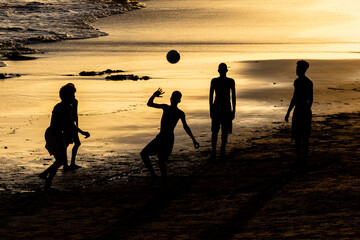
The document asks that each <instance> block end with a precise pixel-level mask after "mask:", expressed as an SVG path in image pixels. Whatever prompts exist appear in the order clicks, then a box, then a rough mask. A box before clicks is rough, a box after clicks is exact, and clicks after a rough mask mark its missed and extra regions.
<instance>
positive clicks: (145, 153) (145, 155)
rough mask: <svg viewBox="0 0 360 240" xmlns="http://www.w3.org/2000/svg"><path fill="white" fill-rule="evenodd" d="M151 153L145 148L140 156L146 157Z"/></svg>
mask: <svg viewBox="0 0 360 240" xmlns="http://www.w3.org/2000/svg"><path fill="white" fill-rule="evenodd" d="M148 155H149V154H148V153H147V151H146V150H145V149H143V150H142V151H141V152H140V156H141V157H142V158H144V157H147V156H148Z"/></svg>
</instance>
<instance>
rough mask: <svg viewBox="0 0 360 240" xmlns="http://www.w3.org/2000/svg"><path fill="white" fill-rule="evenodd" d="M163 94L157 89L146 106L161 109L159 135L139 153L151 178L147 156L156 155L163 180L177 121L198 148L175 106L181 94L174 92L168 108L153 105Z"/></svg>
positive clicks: (153, 175) (153, 173)
mask: <svg viewBox="0 0 360 240" xmlns="http://www.w3.org/2000/svg"><path fill="white" fill-rule="evenodd" d="M163 94H164V92H163V91H162V89H161V88H159V89H158V90H157V91H156V92H155V93H154V94H153V95H152V96H151V97H150V99H149V101H148V103H147V105H148V106H149V107H153V108H161V109H162V110H163V115H162V117H161V127H160V133H159V134H158V135H157V136H156V138H155V139H154V140H152V141H151V142H150V143H149V144H148V145H146V147H145V148H144V149H143V150H142V151H141V153H140V155H141V158H142V160H143V161H144V163H145V166H146V167H147V168H148V169H149V171H150V174H151V176H152V177H156V174H155V171H154V169H153V167H152V165H151V162H150V158H149V156H153V155H156V154H157V155H158V158H159V167H160V171H161V176H162V178H163V179H164V180H165V179H166V177H167V170H166V161H167V160H168V158H169V156H170V154H171V151H172V148H173V145H174V129H175V127H176V124H177V123H178V121H179V119H181V122H182V124H183V127H184V129H185V131H186V133H187V134H188V135H189V136H190V138H191V139H192V140H193V144H194V147H195V148H199V146H200V145H199V143H198V142H197V141H196V140H195V138H194V136H193V135H192V132H191V130H190V128H189V126H188V125H187V123H186V119H185V113H184V112H183V111H181V110H180V109H179V108H178V107H177V105H178V104H179V103H180V101H181V96H182V94H181V93H180V92H179V91H174V92H173V93H172V95H171V98H170V102H171V104H170V106H169V105H167V104H157V103H154V98H155V97H162V96H161V95H163Z"/></svg>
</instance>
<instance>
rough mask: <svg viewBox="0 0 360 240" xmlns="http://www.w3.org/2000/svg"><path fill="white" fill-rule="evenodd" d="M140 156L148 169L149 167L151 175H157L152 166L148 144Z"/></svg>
mask: <svg viewBox="0 0 360 240" xmlns="http://www.w3.org/2000/svg"><path fill="white" fill-rule="evenodd" d="M140 156H141V159H142V160H143V162H144V164H145V167H147V169H149V172H150V175H151V177H156V174H155V171H154V168H153V167H152V164H151V161H150V158H149V151H148V148H147V146H146V147H145V148H144V149H143V150H142V151H141V153H140Z"/></svg>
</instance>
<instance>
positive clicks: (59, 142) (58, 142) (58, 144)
mask: <svg viewBox="0 0 360 240" xmlns="http://www.w3.org/2000/svg"><path fill="white" fill-rule="evenodd" d="M45 141H46V145H45V148H46V149H47V150H48V152H49V154H50V155H56V154H59V153H64V152H66V148H67V146H68V144H67V143H66V141H65V139H64V135H63V134H62V132H61V131H59V130H57V129H54V128H51V127H49V128H47V129H46V131H45Z"/></svg>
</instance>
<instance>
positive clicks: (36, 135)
mask: <svg viewBox="0 0 360 240" xmlns="http://www.w3.org/2000/svg"><path fill="white" fill-rule="evenodd" d="M14 1H15V0H14ZM144 2H145V3H146V4H147V7H146V8H144V9H141V10H136V11H131V12H127V13H126V14H121V15H114V16H110V17H107V18H102V19H99V20H98V21H96V22H93V23H92V25H93V26H94V29H97V31H99V32H101V33H107V34H108V35H107V36H103V35H106V34H101V36H103V37H100V38H91V39H81V40H69V41H63V42H50V43H40V44H32V45H31V47H33V48H35V49H37V50H38V51H39V53H37V54H35V55H34V56H35V57H36V58H37V59H36V60H31V61H10V60H3V59H2V60H1V61H0V70H1V73H7V74H9V75H8V76H11V78H5V79H0V97H1V99H0V100H1V103H2V104H0V122H1V126H0V239H60V238H61V239H75V240H76V239H164V240H165V239H206V240H207V239H316V238H318V239H357V238H358V236H359V235H360V231H359V227H358V225H359V223H360V213H359V209H358V202H359V200H360V196H359V192H360V191H359V188H360V184H359V157H358V156H359V146H360V143H359V134H360V127H359V126H360V124H359V121H360V113H359V107H360V101H359V100H360V95H359V94H360V77H359V76H360V57H359V52H360V51H359V50H360V44H358V43H357V42H356V41H354V40H351V36H352V35H353V33H354V32H353V31H348V32H347V31H345V29H346V28H345V27H344V26H348V25H350V26H354V25H356V24H357V22H356V19H353V18H351V17H354V16H355V15H356V16H357V15H358V12H357V11H353V10H351V11H350V10H349V9H347V8H345V7H344V9H342V8H341V9H338V10H337V11H333V8H330V10H324V9H326V8H325V7H324V5H326V4H325V3H324V2H322V1H315V3H311V4H310V3H308V2H304V3H301V4H296V5H294V4H291V3H289V2H287V1H282V4H285V5H284V6H286V7H287V11H281V10H279V9H277V7H276V6H275V5H274V4H270V3H266V4H265V3H264V5H263V6H261V7H259V6H258V5H257V4H256V3H254V2H253V1H245V2H246V4H245V2H244V6H239V5H238V4H237V2H236V4H235V5H234V6H233V5H231V1H229V2H227V3H226V4H225V3H223V4H221V5H219V4H218V2H216V1H214V2H209V1H202V0H201V1H197V2H194V1H191V0H183V1H171V2H169V1H165V0H152V1H150V0H149V1H144ZM312 2H314V1H312ZM38 5H39V6H40V5H41V6H43V5H42V4H40V3H38ZM330 6H331V4H330ZM346 6H347V5H346ZM347 7H349V6H347ZM60 10H61V9H60ZM305 10H306V11H305ZM61 11H62V10H61ZM61 11H59V12H60V13H61ZM348 11H350V13H349V12H348ZM239 12H241V13H242V14H238V13H239ZM270 13H271V14H270ZM243 14H244V15H243ZM304 14H305V15H306V16H307V17H308V18H307V20H306V21H307V22H299V17H300V19H304ZM214 16H227V17H222V18H221V19H219V18H217V17H215V18H214ZM230 16H233V17H230ZM349 16H351V17H349ZM328 17H329V18H330V19H331V21H330V22H331V23H333V21H335V20H336V21H338V22H336V24H335V26H334V29H337V30H339V31H340V32H342V33H343V36H344V39H340V40H339V39H338V36H335V37H334V36H332V32H331V31H325V30H326V29H327V28H328V27H329V26H328V25H329V20H328ZM253 18H256V19H257V21H253V20H252V19H253ZM286 19H289V21H285V20H286ZM314 19H316V21H313V20H314ZM349 19H351V21H350V20H349ZM348 21H350V23H349V22H348ZM235 23H238V24H235ZM330 25H331V24H330ZM226 26H228V27H226ZM230 26H232V27H230ZM309 26H312V27H311V28H308V27H309ZM179 29H181V31H180V30H179ZM323 29H325V30H323ZM61 30H62V29H61ZM300 30H301V31H300ZM321 30H323V31H321ZM259 32H260V33H262V34H261V36H260V38H259ZM245 33H246V34H245ZM310 36H311V37H310ZM331 37H332V38H331ZM329 39H330V40H329ZM349 39H350V40H349ZM171 49H176V50H178V51H179V52H180V54H181V59H180V61H179V62H178V63H177V64H170V63H169V62H167V61H166V57H165V56H166V53H167V52H168V51H169V50H171ZM299 59H305V60H307V61H308V62H309V63H310V68H309V70H308V72H307V75H308V76H309V78H310V79H311V80H312V81H313V83H314V103H313V107H312V111H313V125H312V127H313V129H312V137H311V139H310V154H309V169H308V173H306V174H297V173H296V172H295V171H294V169H293V164H294V161H295V158H296V154H295V151H294V143H293V141H292V139H291V138H290V128H291V123H285V121H284V116H285V113H286V110H287V108H288V106H289V103H290V100H291V96H292V93H293V82H294V80H295V78H296V74H295V66H296V62H297V60H299ZM220 62H226V63H227V64H228V66H229V72H228V76H229V77H232V78H234V79H235V85H236V96H237V107H236V118H235V119H234V121H233V134H231V135H230V136H229V143H228V147H227V158H226V160H223V161H214V160H212V159H211V158H210V156H211V154H210V149H211V131H210V117H209V100H208V94H209V86H210V81H211V79H212V78H214V77H217V76H218V72H217V67H218V64H219V63H220ZM107 69H112V70H122V71H124V73H125V74H134V75H138V76H149V77H150V79H148V80H139V81H132V80H127V81H109V80H106V76H108V75H107V74H104V75H94V76H80V74H79V73H80V72H82V71H95V72H101V71H104V70H107ZM11 74H12V75H11ZM109 75H110V74H109ZM68 82H72V83H74V84H75V86H76V88H77V90H78V91H77V93H76V98H77V99H78V100H79V122H80V126H81V128H83V130H86V131H89V132H90V133H91V137H90V138H89V139H83V138H82V139H81V141H82V146H81V148H80V150H79V154H78V158H77V163H78V164H79V165H81V166H82V168H81V169H78V170H76V171H71V172H64V171H62V169H60V170H59V172H58V173H57V175H56V177H55V178H54V181H53V187H54V188H55V191H53V192H44V191H43V187H44V182H43V180H41V179H39V178H38V174H39V173H40V172H42V171H43V170H44V169H45V168H47V167H48V166H49V165H51V164H52V163H53V161H54V159H53V157H51V156H49V154H48V152H47V151H46V149H45V148H44V145H45V141H44V132H45V129H46V128H47V127H48V126H49V122H50V117H51V111H52V109H53V107H54V105H55V104H56V103H58V102H59V97H58V91H59V88H60V87H61V86H63V85H64V84H66V83H68ZM158 87H162V88H163V89H164V91H165V92H166V94H165V95H164V97H163V98H162V99H157V100H156V101H157V102H158V103H167V104H168V103H169V98H170V95H171V92H172V91H174V90H180V91H181V92H182V94H183V98H182V101H181V103H180V104H179V108H181V109H182V110H183V111H184V112H185V113H186V118H187V122H188V124H189V126H190V127H191V129H192V132H193V134H194V136H195V137H196V139H197V140H198V141H199V143H200V146H201V147H200V149H197V150H195V149H194V148H193V146H192V142H191V140H190V138H189V137H188V136H187V135H186V133H185V132H184V130H183V128H182V126H181V124H180V123H179V124H178V126H177V128H176V129H175V136H176V137H175V145H174V149H173V154H172V156H171V157H170V159H169V162H168V164H167V166H168V173H169V182H168V184H167V185H165V184H163V183H162V182H161V181H160V178H159V179H157V180H151V178H150V175H149V173H148V171H147V169H146V168H145V167H144V165H143V162H142V161H141V158H140V156H139V152H140V151H141V149H142V148H143V147H144V146H145V145H146V144H147V143H148V142H149V141H150V140H151V139H153V138H154V137H155V136H156V134H157V133H158V132H159V123H160V118H161V111H159V110H157V109H151V108H149V107H147V106H146V102H147V101H148V99H149V97H150V96H151V95H152V94H153V92H154V91H155V90H156V89H157V88H158ZM70 148H71V146H70ZM69 151H70V150H69ZM152 161H153V162H154V166H155V171H156V172H157V173H158V175H159V168H158V167H157V164H156V158H152Z"/></svg>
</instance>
